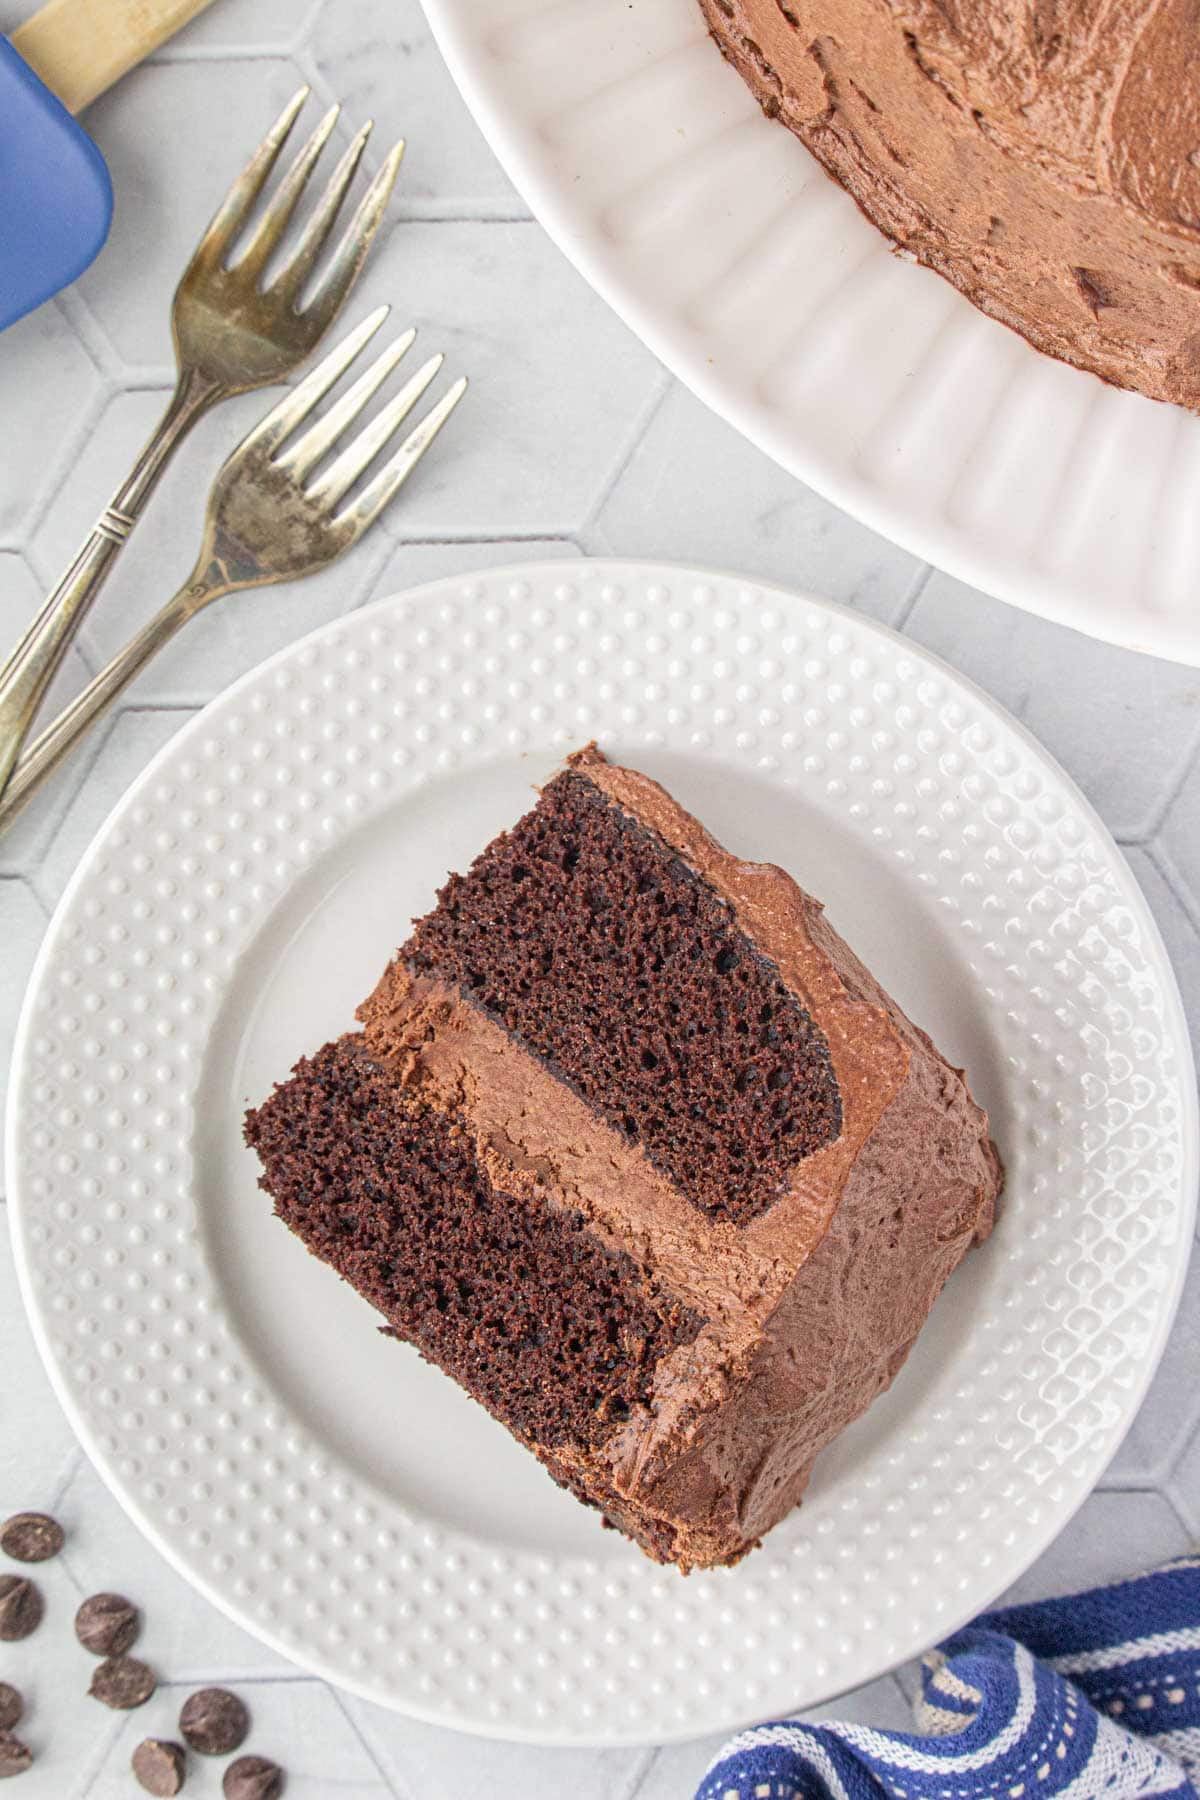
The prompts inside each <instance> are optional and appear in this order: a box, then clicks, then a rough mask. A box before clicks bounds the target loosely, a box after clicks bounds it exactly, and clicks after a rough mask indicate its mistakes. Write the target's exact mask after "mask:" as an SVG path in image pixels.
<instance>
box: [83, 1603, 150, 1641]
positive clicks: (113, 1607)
mask: <svg viewBox="0 0 1200 1800" xmlns="http://www.w3.org/2000/svg"><path fill="white" fill-rule="evenodd" d="M141 1628H142V1615H141V1613H140V1612H139V1611H138V1609H137V1607H136V1606H135V1605H134V1604H133V1602H132V1601H131V1600H126V1598H125V1596H124V1595H123V1594H93V1595H92V1596H91V1598H90V1599H88V1600H85V1601H84V1602H83V1605H82V1606H81V1607H80V1608H79V1611H78V1612H77V1613H76V1614H75V1636H76V1637H77V1638H78V1639H79V1642H80V1643H81V1644H82V1645H83V1647H84V1649H85V1650H90V1651H91V1652H92V1655H93V1656H124V1654H125V1652H126V1650H128V1649H129V1647H130V1645H131V1644H132V1643H133V1642H134V1641H135V1639H136V1638H137V1634H138V1632H139V1631H140V1630H141Z"/></svg>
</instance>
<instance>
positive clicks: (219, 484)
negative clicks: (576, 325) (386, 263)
mask: <svg viewBox="0 0 1200 1800" xmlns="http://www.w3.org/2000/svg"><path fill="white" fill-rule="evenodd" d="M388 311H389V308H388V307H386V306H381V307H380V308H379V309H378V311H376V312H374V313H372V314H371V316H370V317H369V318H368V319H365V320H364V321H363V323H362V324H361V325H360V326H358V327H357V329H356V330H354V331H352V332H351V333H350V335H349V337H347V338H346V339H345V340H344V341H343V342H342V343H341V344H339V345H338V346H337V348H336V349H334V350H331V351H330V353H329V355H328V356H327V357H326V358H325V360H324V361H323V362H322V363H320V364H319V365H318V366H317V368H315V369H314V370H313V372H312V374H311V375H309V376H307V377H306V379H305V380H304V381H302V382H301V383H300V384H299V386H298V387H296V388H294V389H293V390H292V392H291V393H289V394H288V395H287V396H286V397H285V398H284V399H283V400H281V401H280V403H279V405H278V406H277V407H275V409H274V411H273V412H270V413H268V415H267V417H266V418H265V419H264V420H263V422H262V424H261V425H259V426H258V427H257V428H256V429H255V430H254V431H252V432H251V433H250V435H249V437H248V438H246V439H245V441H244V442H243V443H242V444H240V445H239V447H238V448H237V449H236V450H235V451H234V452H233V455H232V456H231V457H230V458H229V460H228V461H227V462H226V463H225V465H224V467H223V468H222V469H221V471H220V473H219V474H218V476H217V478H216V481H215V482H214V484H213V489H212V492H211V494H210V495H209V500H208V513H207V518H206V522H205V529H204V540H203V543H202V545H201V549H200V554H199V556H198V558H197V560H196V566H195V568H194V569H193V571H192V573H191V574H190V575H189V577H188V579H187V580H186V581H185V582H184V584H183V586H182V587H181V588H180V590H179V592H178V593H177V594H176V595H175V597H174V598H173V599H172V600H169V601H168V602H167V604H166V605H165V606H164V607H163V609H162V611H161V612H159V613H158V614H156V616H155V617H154V618H153V619H151V621H150V623H149V624H148V625H147V626H146V627H145V628H144V629H143V630H142V631H140V632H139V633H138V635H137V637H135V638H134V639H133V640H132V642H131V643H129V644H127V645H126V647H125V649H124V650H122V652H121V653H120V655H119V656H117V657H115V658H114V659H113V661H112V662H110V663H109V664H108V667H107V668H105V669H103V670H102V671H101V672H100V674H99V675H97V676H96V678H95V680H94V681H93V682H91V684H90V685H89V686H88V687H86V688H85V689H84V691H83V692H82V693H81V694H80V695H79V696H78V698H77V699H75V700H74V701H72V703H71V705H70V706H68V707H67V708H66V709H65V710H64V711H63V712H62V713H60V714H59V716H58V718H57V719H55V721H54V723H53V724H52V725H50V726H49V727H48V728H47V729H46V730H45V731H43V732H42V734H41V736H40V737H39V738H37V740H36V741H35V742H34V743H33V744H32V745H31V746H30V748H29V750H28V751H27V752H26V754H25V755H24V756H22V757H21V759H20V761H19V762H18V763H17V765H16V767H15V769H14V770H13V772H12V777H11V779H10V781H9V784H8V789H7V791H6V792H5V794H4V796H3V798H2V799H0V831H2V830H3V829H4V828H5V826H7V825H8V824H10V823H11V822H12V820H13V819H14V818H15V817H16V815H17V813H18V812H19V811H20V810H21V808H22V807H23V806H24V804H25V802H26V801H27V800H28V799H29V797H30V795H31V794H33V793H34V792H35V791H36V789H37V788H38V787H39V786H40V785H41V783H42V782H43V781H44V780H45V779H46V777H47V776H48V775H49V774H50V773H51V771H52V770H53V769H55V768H57V766H58V764H59V763H60V762H61V761H62V760H63V758H64V757H65V756H66V755H67V753H68V752H69V751H70V750H71V749H72V748H73V746H74V745H75V744H77V743H78V742H79V740H80V738H81V737H82V736H83V735H84V733H85V732H86V731H87V730H88V727H89V726H90V725H92V724H93V723H94V721H95V720H96V719H98V718H99V717H100V716H101V714H102V713H104V712H105V711H107V709H108V707H109V706H111V705H112V703H113V701H114V700H115V699H116V697H117V695H118V694H120V693H121V691H122V690H123V689H124V688H125V687H127V686H128V685H129V683H130V682H131V681H132V680H133V678H134V676H135V675H136V674H137V673H138V671H139V670H140V669H142V668H144V667H145V665H146V664H147V663H148V662H149V661H150V659H151V657H152V656H154V655H155V654H156V653H157V652H158V651H159V650H161V649H162V647H163V645H164V644H167V643H169V642H170V640H171V639H172V638H173V637H174V636H175V634H176V632H177V631H180V630H182V628H183V627H184V626H185V625H186V624H187V622H188V620H189V619H193V618H194V617H195V616H196V614H197V613H198V612H200V611H201V609H202V608H203V607H205V606H211V605H212V603H213V601H214V600H220V599H221V598H222V597H223V596H224V595H226V594H232V593H235V592H237V591H238V590H239V589H245V588H256V587H267V586H270V585H271V584H273V583H274V582H278V581H292V580H296V579H298V578H299V577H300V576H302V575H311V574H313V573H314V572H315V571H316V570H317V569H323V568H325V567H326V566H327V565H328V564H329V563H332V562H333V561H335V559H336V558H337V557H339V556H341V555H342V554H343V553H344V552H345V551H347V550H349V549H350V547H351V545H353V544H356V543H357V542H358V540H359V538H360V537H362V535H363V533H364V532H365V531H367V530H369V529H370V527H371V526H372V525H373V524H374V523H375V521H376V519H377V518H378V517H379V515H380V513H381V512H382V511H383V509H384V507H385V506H387V505H388V503H389V502H390V501H391V500H392V499H393V498H394V497H395V495H396V494H397V493H398V492H399V490H400V488H401V486H402V485H403V483H404V482H405V481H406V480H407V479H408V477H409V475H411V473H412V471H413V470H414V469H415V468H416V466H417V464H418V462H420V460H421V458H422V457H423V456H424V454H425V452H426V451H427V450H428V448H429V446H430V444H432V442H433V440H434V438H435V437H436V436H437V434H438V432H439V431H440V430H441V428H442V426H443V425H444V424H445V423H446V420H447V419H448V418H449V417H450V414H451V413H452V412H453V411H454V408H455V407H456V406H457V405H458V403H459V401H460V400H461V399H462V397H463V395H464V393H465V392H466V390H467V383H466V379H465V378H460V379H459V380H458V381H456V382H455V383H454V384H453V386H452V387H450V388H448V389H447V391H446V393H445V394H444V395H443V396H442V398H441V399H440V400H439V401H437V403H436V404H435V405H434V406H432V407H431V408H430V410H429V411H428V412H427V413H426V414H425V417H424V418H423V419H422V420H421V421H420V423H419V424H418V425H417V426H415V427H414V429H413V430H412V431H410V432H409V434H408V436H407V437H406V438H405V439H404V441H403V443H401V444H400V446H399V448H398V449H397V450H395V451H394V453H393V454H392V455H391V456H390V458H389V460H388V461H386V462H385V463H384V464H383V465H382V467H381V468H380V469H379V470H378V471H377V473H375V474H374V475H373V476H372V477H371V479H370V480H369V481H368V482H367V484H366V485H365V486H364V487H363V488H362V490H361V492H359V493H358V495H357V496H356V497H354V498H352V499H350V500H349V501H348V503H346V502H347V496H348V495H349V494H350V490H351V489H352V488H353V487H355V485H356V484H357V483H358V482H360V481H361V480H362V479H363V477H364V476H366V475H367V473H368V471H369V469H370V466H371V464H372V463H374V462H375V461H376V460H377V459H378V458H379V457H381V456H382V455H383V454H384V453H385V452H386V451H388V450H389V449H390V448H391V446H392V444H393V442H394V440H395V438H396V437H397V436H398V434H399V430H400V426H401V425H402V424H403V422H404V420H405V419H406V418H407V417H408V414H409V413H410V412H411V411H412V409H413V407H414V406H415V405H416V403H417V401H418V400H419V399H420V397H421V395H422V394H423V393H424V392H425V390H426V388H427V387H428V386H429V384H430V382H431V381H432V380H433V378H434V376H435V375H436V374H437V372H438V370H439V369H440V368H441V365H442V360H443V359H442V357H441V356H431V357H430V358H429V360H428V362H425V363H423V364H422V365H421V367H420V368H419V369H418V370H417V372H416V374H415V375H413V376H412V378H411V379H410V380H409V381H408V382H406V383H405V385H404V387H402V388H401V389H400V391H399V393H397V394H396V395H395V396H394V397H393V398H392V399H390V400H389V401H388V402H387V404H386V405H385V406H384V407H382V408H381V410H380V411H379V413H378V415H377V416H376V417H375V418H373V419H371V420H370V421H369V423H367V424H366V425H364V426H363V427H362V429H361V430H360V431H359V432H358V433H357V434H356V435H355V436H354V437H353V438H351V439H350V441H349V442H348V443H346V444H345V445H344V447H342V448H340V449H339V447H338V445H339V440H340V439H342V438H343V437H344V435H345V434H346V432H347V430H348V428H349V427H350V426H351V425H352V424H353V423H354V421H355V420H356V419H357V418H358V417H359V415H360V414H361V413H362V411H363V409H364V408H365V407H366V405H367V404H368V402H369V401H370V400H371V398H372V396H373V395H374V394H375V393H376V392H377V391H378V390H379V388H380V387H382V385H383V383H384V382H385V381H386V380H387V378H388V376H389V375H390V374H391V372H392V370H393V369H394V368H395V367H396V365H397V363H399V361H400V359H401V357H402V356H403V355H404V354H405V352H406V351H407V350H408V349H409V347H410V346H411V344H412V342H413V340H414V338H415V337H416V333H415V331H406V332H404V333H403V335H402V336H400V337H399V338H397V339H396V341H395V343H393V344H391V345H389V347H388V348H387V349H386V350H384V351H383V352H382V354H381V355H379V356H378V357H376V359H375V361H374V362H373V363H372V364H371V366H370V367H369V368H368V369H367V370H366V372H365V373H364V374H363V375H361V376H360V377H359V379H358V380H357V381H356V382H355V383H354V385H353V387H351V388H350V389H349V390H348V391H347V392H346V393H345V394H344V395H343V396H342V397H341V399H339V400H338V401H336V402H335V404H334V405H333V406H331V407H330V408H329V410H328V412H326V413H324V414H323V415H322V416H321V417H319V418H318V419H316V421H315V422H314V423H313V424H311V425H309V427H308V429H307V430H306V431H305V432H304V433H303V435H302V436H300V437H298V438H295V434H296V432H297V431H298V430H299V427H300V426H301V425H302V424H303V423H304V421H305V420H306V419H308V418H309V416H310V414H311V413H312V412H313V410H314V408H315V407H316V406H317V405H318V403H319V402H320V401H321V400H322V399H323V398H324V397H325V395H326V394H328V393H329V392H330V390H331V389H332V388H333V387H334V386H335V384H336V383H337V382H338V381H339V380H340V379H341V377H342V376H343V375H344V374H345V373H346V371H347V370H348V369H349V367H350V365H351V364H352V363H353V362H354V361H355V360H356V358H357V357H358V355H359V353H360V352H361V351H362V350H363V349H364V348H365V346H366V345H367V343H368V342H369V341H370V340H371V338H373V337H374V335H375V333H376V332H377V331H378V330H379V328H380V326H381V325H382V324H383V321H384V320H385V319H386V317H387V316H388ZM293 438H295V441H294V442H293V441H292V440H293ZM330 459H332V460H330ZM322 464H326V465H327V466H325V467H324V468H323V469H321V472H320V473H316V474H315V472H316V471H317V470H318V468H319V466H320V465H322ZM314 474H315V479H314V478H313V477H314ZM344 503H345V504H344Z"/></svg>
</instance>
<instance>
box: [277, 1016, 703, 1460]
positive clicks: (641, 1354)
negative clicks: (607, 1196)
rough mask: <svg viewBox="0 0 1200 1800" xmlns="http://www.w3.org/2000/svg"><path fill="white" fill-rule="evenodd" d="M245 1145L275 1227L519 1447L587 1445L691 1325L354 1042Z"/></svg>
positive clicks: (310, 1069) (603, 1432) (568, 1216)
mask: <svg viewBox="0 0 1200 1800" xmlns="http://www.w3.org/2000/svg"><path fill="white" fill-rule="evenodd" d="M246 1135H247V1141H248V1142H249V1143H250V1144H251V1145H252V1146H253V1148H254V1149H255V1150H256V1151H257V1152H258V1155H259V1157H260V1158H261V1160H262V1164H263V1169H264V1173H265V1178H266V1185H267V1189H268V1191H269V1192H270V1193H271V1194H272V1196H273V1197H274V1200H275V1210H276V1212H277V1214H278V1215H279V1217H280V1218H281V1219H282V1220H283V1221H284V1223H285V1224H286V1225H289V1226H290V1227H291V1229H292V1230H293V1231H295V1232H296V1234H297V1235H298V1236H299V1237H300V1238H301V1239H303V1241H304V1243H305V1244H306V1245H307V1246H308V1248H309V1249H310V1250H311V1251H312V1252H313V1254H314V1255H316V1256H319V1257H321V1259H322V1260H323V1261H324V1262H327V1263H329V1264H330V1266H331V1267H332V1268H334V1269H336V1270H337V1272H338V1274H339V1275H341V1276H342V1277H343V1278H344V1279H345V1280H346V1281H348V1282H349V1283H350V1284H351V1286H352V1287H354V1288H356V1289H357V1290H358V1292H359V1293H360V1294H361V1295H362V1296H363V1298H364V1299H366V1300H369V1301H370V1302H371V1304H372V1306H374V1307H375V1308H376V1309H377V1310H378V1311H379V1312H380V1313H381V1314H382V1315H383V1317H384V1318H385V1319H386V1320H387V1323H388V1328H389V1330H390V1331H391V1332H392V1333H393V1334H394V1335H395V1336H397V1337H400V1338H403V1339H405V1340H407V1341H408V1342H410V1343H413V1344H415V1345H416V1346H417V1348H418V1349H419V1350H420V1351H421V1353H422V1355H424V1356H426V1357H427V1358H428V1359H429V1360H430V1361H431V1362H435V1363H437V1364H438V1365H439V1366H440V1367H441V1368H443V1369H445V1370H446V1371H447V1373H448V1374H451V1375H453V1376H454V1378H455V1380H457V1381H458V1382H459V1383H460V1384H461V1385H462V1386H463V1387H465V1388H466V1389H467V1391H468V1393H470V1394H472V1395H473V1396H474V1398H475V1399H476V1400H479V1401H481V1402H482V1403H483V1405H485V1406H486V1407H487V1408H488V1410H489V1411H490V1412H493V1413H495V1414H496V1416H497V1417H498V1418H501V1419H503V1421H504V1422H505V1424H507V1425H509V1426H510V1427H511V1429H512V1430H514V1431H516V1432H518V1433H519V1434H520V1435H521V1436H522V1437H523V1438H525V1439H526V1440H527V1441H530V1442H533V1443H536V1444H539V1445H541V1446H544V1447H546V1448H548V1449H553V1448H555V1447H557V1446H558V1445H560V1444H562V1443H563V1442H564V1441H565V1440H569V1441H570V1442H571V1443H572V1444H574V1445H576V1446H578V1445H581V1444H582V1445H587V1446H589V1447H591V1446H594V1445H596V1444H597V1443H599V1442H601V1441H602V1440H603V1439H604V1438H605V1437H606V1436H608V1435H609V1433H610V1432H611V1431H612V1429H613V1427H614V1426H615V1425H617V1424H619V1423H621V1422H623V1421H624V1420H626V1419H628V1418H629V1416H630V1412H631V1410H632V1409H633V1408H634V1407H635V1406H645V1405H646V1404H647V1403H648V1402H649V1400H650V1397H651V1392H652V1387H653V1381H654V1373H655V1369H656V1367H657V1365H658V1363H659V1361H660V1360H661V1358H662V1357H664V1356H665V1355H667V1354H668V1353H669V1352H670V1351H671V1350H673V1349H675V1348H676V1347H678V1346H679V1345H681V1344H685V1343H690V1342H691V1340H692V1339H693V1338H694V1337H695V1336H696V1333H697V1332H698V1331H699V1329H700V1326H701V1324H702V1323H703V1321H702V1320H701V1319H700V1317H699V1316H698V1315H697V1314H696V1313H695V1312H693V1311H692V1310H691V1309H690V1308H689V1307H686V1306H683V1305H681V1304H680V1303H679V1302H678V1301H676V1300H674V1299H672V1298H671V1297H670V1296H668V1295H664V1294H661V1293H660V1294H659V1295H657V1296H655V1295H653V1294H652V1293H651V1290H650V1286H649V1284H648V1283H647V1282H645V1281H644V1280H643V1279H642V1276H641V1274H640V1271H639V1270H638V1268H637V1266H636V1264H635V1263H634V1262H633V1261H632V1260H631V1259H630V1258H629V1257H628V1256H626V1255H625V1254H624V1253H623V1252H621V1251H619V1250H614V1249H611V1248H606V1247H605V1246H604V1245H603V1244H601V1243H600V1242H599V1241H598V1240H597V1239H596V1238H595V1237H594V1236H593V1235H592V1234H591V1233H590V1232H589V1231H588V1229H587V1227H586V1224H585V1221H584V1219H583V1216H582V1215H581V1214H580V1213H578V1212H576V1211H573V1210H571V1209H569V1208H560V1207H556V1206H554V1205H547V1204H545V1203H544V1202H542V1203H539V1202H538V1201H537V1200H536V1199H535V1198H533V1197H532V1196H531V1197H522V1196H520V1195H518V1194H514V1193H508V1192H505V1191H504V1190H503V1189H501V1188H498V1187H495V1186H493V1184H492V1181H491V1179H490V1177H489V1174H488V1171H487V1170H486V1169H485V1168H484V1167H483V1166H482V1165H481V1164H480V1163H479V1161H478V1160H477V1159H476V1156H475V1154H474V1151H473V1147H472V1143H471V1139H470V1137H469V1135H468V1134H467V1133H466V1132H465V1131H464V1130H463V1127H462V1124H461V1122H460V1121H459V1120H457V1119H456V1118H455V1117H454V1115H453V1114H452V1113H443V1112H439V1111H434V1110H433V1109H431V1108H430V1107H428V1106H426V1105H424V1104H422V1102H421V1101H419V1100H417V1099H415V1098H414V1097H413V1096H412V1095H411V1094H410V1093H407V1092H406V1091H405V1090H404V1089H403V1088H401V1087H399V1086H397V1085H396V1084H395V1083H393V1082H390V1081H388V1080H387V1079H386V1078H385V1076H384V1075H383V1074H382V1072H381V1071H380V1069H379V1068H378V1067H377V1066H376V1065H374V1064H373V1063H372V1062H371V1061H370V1059H369V1057H368V1056H367V1055H366V1053H365V1051H364V1048H363V1042H362V1039H361V1038H359V1037H355V1036H350V1037H346V1038H342V1039H339V1040H338V1041H337V1042H335V1043H332V1044H327V1045H326V1046H325V1048H324V1049H323V1050H320V1051H319V1052H318V1053H317V1055H316V1056H315V1057H313V1058H311V1060H310V1059H308V1058H306V1059H304V1060H303V1061H302V1062H301V1063H300V1064H299V1065H298V1066H297V1068H296V1070H295V1072H294V1073H293V1075H292V1077H291V1079H290V1080H288V1081H286V1082H284V1083H282V1084H281V1085H280V1086H279V1087H277V1088H276V1090H275V1092H274V1094H273V1095H272V1096H271V1098H270V1099H269V1100H268V1101H267V1102H266V1103H265V1104H264V1105H263V1106H261V1107H259V1108H258V1110H257V1111H256V1112H252V1113H251V1114H250V1115H249V1117H248V1120H247V1132H246Z"/></svg>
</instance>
